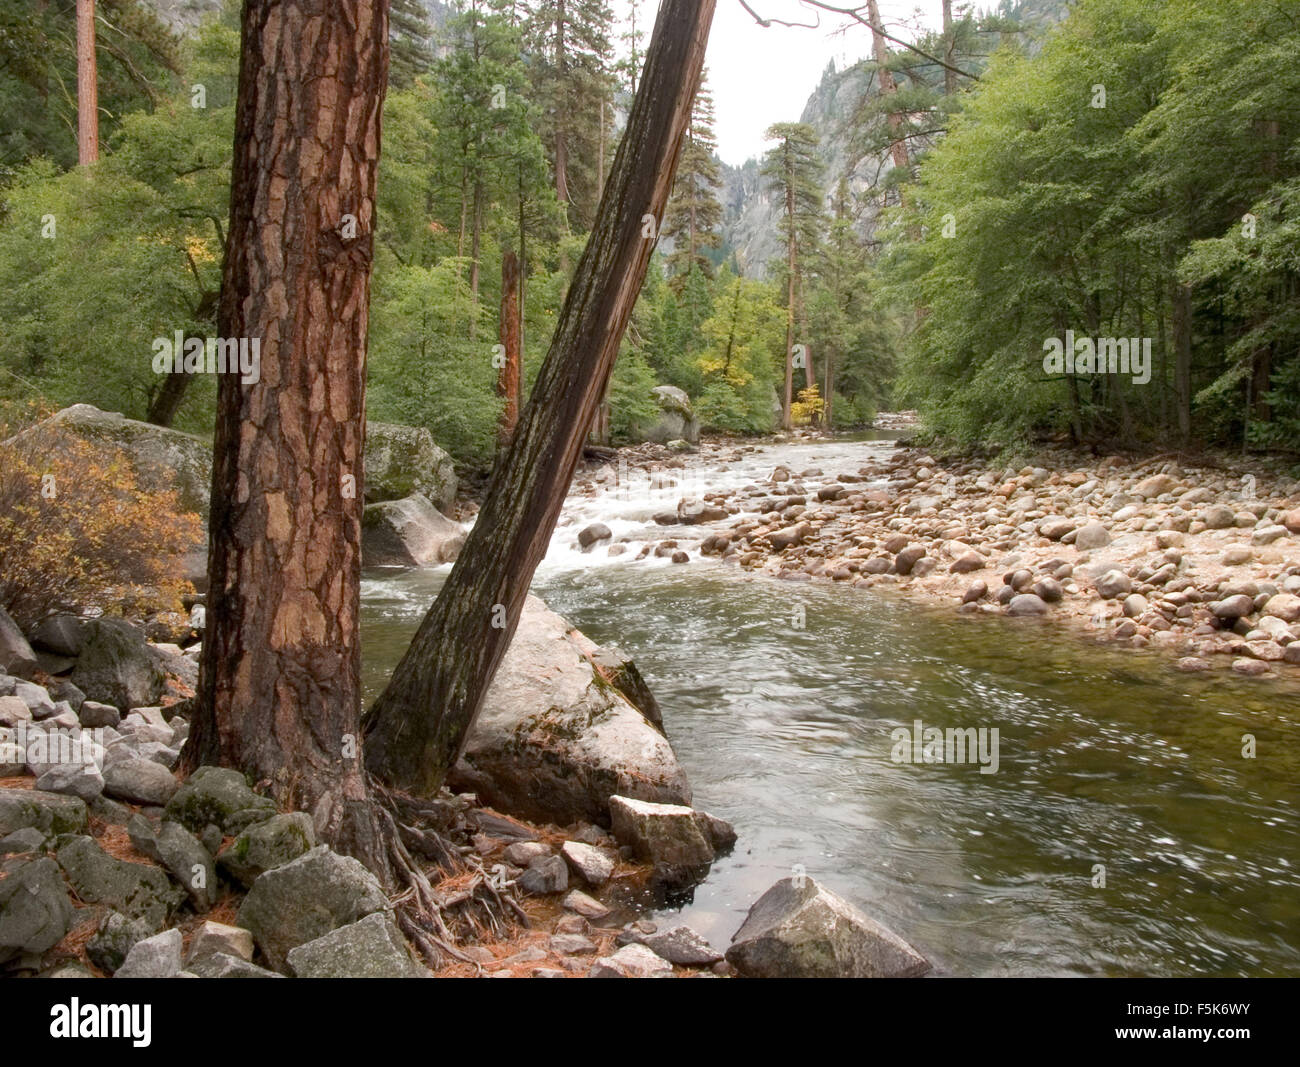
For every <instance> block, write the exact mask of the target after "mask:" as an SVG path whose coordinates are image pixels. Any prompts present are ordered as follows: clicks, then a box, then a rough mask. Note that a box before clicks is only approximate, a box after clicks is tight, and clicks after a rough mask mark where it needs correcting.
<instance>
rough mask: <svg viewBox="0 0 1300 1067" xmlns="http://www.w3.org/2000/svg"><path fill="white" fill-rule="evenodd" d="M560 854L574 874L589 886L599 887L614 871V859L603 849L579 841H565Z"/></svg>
mask: <svg viewBox="0 0 1300 1067" xmlns="http://www.w3.org/2000/svg"><path fill="white" fill-rule="evenodd" d="M560 854H561V855H562V856H563V857H564V860H565V862H566V863H568V865H569V866H570V867H572V868H573V871H574V873H575V874H577V875H578V877H580V878H581V879H582V880H583V881H584V882H586V883H587V884H588V885H589V886H593V887H595V888H600V887H601V886H602V885H604V884H605V883H606V882H608V881H609V879H610V876H611V875H612V874H613V873H614V859H613V857H612V856H610V854H609V853H608V852H606V851H605V850H604V849H601V848H596V847H595V846H594V845H586V844H583V843H582V842H581V841H566V842H564V844H563V846H562V847H561V848H560Z"/></svg>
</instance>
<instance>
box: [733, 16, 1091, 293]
mask: <svg viewBox="0 0 1300 1067" xmlns="http://www.w3.org/2000/svg"><path fill="white" fill-rule="evenodd" d="M1068 7H1069V0H1002V3H1001V4H1000V5H999V6H998V7H997V8H995V9H993V11H992V14H994V15H996V16H1000V17H1002V18H1005V19H1007V20H1011V21H1014V22H1017V23H1019V24H1020V25H1021V26H1023V27H1024V28H1025V29H1026V31H1027V36H1028V38H1029V40H1030V41H1032V40H1034V39H1036V38H1039V37H1041V35H1042V33H1043V32H1044V31H1046V29H1047V28H1049V27H1050V26H1051V25H1052V24H1054V23H1056V22H1059V21H1060V20H1061V19H1062V18H1064V17H1065V14H1066V12H1067V10H1068ZM864 32H865V31H864ZM997 37H998V35H997V34H996V33H994V34H990V35H989V40H990V44H992V45H996V44H997ZM1030 48H1031V50H1033V45H1032V44H1031V45H1030ZM989 50H990V51H991V50H992V49H991V48H990V49H989ZM899 81H900V88H903V89H906V88H907V84H906V78H905V77H903V78H900V79H899ZM877 95H878V89H877V81H876V77H875V64H874V63H872V62H870V61H868V60H862V61H859V62H857V63H854V64H853V65H851V66H849V67H846V68H845V69H843V70H837V69H836V66H835V63H834V61H832V62H830V63H829V64H828V65H827V67H826V69H825V71H823V72H822V78H821V81H820V83H819V84H818V85H817V88H816V89H814V90H813V92H812V95H811V96H809V98H808V101H807V103H806V104H805V105H804V108H803V111H802V113H801V114H800V116H799V121H800V122H803V123H806V124H807V125H809V126H811V127H812V128H813V129H814V130H816V131H817V134H818V137H819V139H820V142H821V157H822V160H823V161H824V163H825V164H826V171H825V189H826V197H827V202H828V203H829V199H830V195H831V193H832V192H833V191H834V189H835V187H836V186H837V185H838V183H839V180H840V178H841V177H846V178H847V179H848V184H849V190H850V192H851V193H852V194H853V197H854V200H855V204H854V210H855V213H856V215H857V218H858V221H859V224H860V226H861V227H862V231H863V233H864V235H866V236H870V234H871V232H872V230H873V229H874V227H875V220H876V218H877V216H878V214H879V211H880V208H881V206H882V203H883V201H882V198H881V195H880V193H879V192H876V191H874V190H875V189H876V186H877V185H878V184H879V182H880V179H881V178H882V177H884V175H885V174H886V173H887V172H888V171H889V169H890V168H891V167H892V165H893V162H892V160H891V159H890V158H889V155H888V153H887V152H879V153H871V154H868V155H866V156H861V157H860V158H858V157H859V156H860V153H858V152H856V151H854V148H853V144H852V142H853V140H854V139H855V136H856V137H858V138H862V133H863V127H862V124H861V122H860V121H858V120H855V116H856V115H858V114H859V113H860V112H862V111H867V112H870V111H871V105H872V102H873V101H874V100H875V99H876V97H877ZM773 121H774V122H777V121H786V117H785V116H774V117H773ZM883 121H884V120H883V118H882V117H876V118H874V119H869V120H867V126H866V127H865V131H866V133H867V134H868V135H869V134H870V132H871V124H872V123H876V124H878V123H881V122H883ZM862 139H866V138H862ZM722 177H723V188H722V192H721V197H722V203H723V224H722V240H723V247H722V251H723V255H724V256H725V257H726V258H728V259H729V258H730V257H731V256H732V254H733V253H734V255H735V257H736V260H737V262H738V263H739V265H740V268H741V271H742V272H743V273H745V274H746V275H748V276H750V277H754V278H761V277H764V276H765V275H766V273H767V270H768V265H769V264H770V263H771V262H772V260H774V259H778V258H779V257H780V256H781V254H782V242H781V233H780V217H781V210H782V205H781V204H780V203H777V202H776V201H775V200H774V199H773V197H772V195H771V194H770V193H769V191H768V190H767V188H766V182H764V181H763V180H762V179H761V178H760V175H759V162H758V160H755V159H750V160H747V161H746V162H745V163H744V164H743V165H742V166H739V167H735V166H731V165H729V164H726V163H723V164H722ZM864 194H866V195H864Z"/></svg>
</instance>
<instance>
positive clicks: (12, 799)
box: [0, 789, 89, 837]
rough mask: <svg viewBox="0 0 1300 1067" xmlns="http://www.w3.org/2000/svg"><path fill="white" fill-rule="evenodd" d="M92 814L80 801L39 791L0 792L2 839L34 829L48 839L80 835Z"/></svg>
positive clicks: (6, 790) (10, 790)
mask: <svg viewBox="0 0 1300 1067" xmlns="http://www.w3.org/2000/svg"><path fill="white" fill-rule="evenodd" d="M88 819H89V812H88V811H87V810H86V803H85V801H83V800H81V799H80V798H79V797H73V796H64V795H62V794H59V793H46V792H43V791H42V790H39V789H0V837H5V836H7V835H8V834H11V833H13V832H14V831H15V830H21V829H23V828H24V827H26V826H33V827H35V828H36V829H37V830H40V831H41V832H42V833H43V834H45V835H46V836H47V837H53V836H55V835H56V834H80V833H84V832H85V830H86V824H87V821H88Z"/></svg>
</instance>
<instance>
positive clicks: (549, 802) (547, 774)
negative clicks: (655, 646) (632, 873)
mask: <svg viewBox="0 0 1300 1067" xmlns="http://www.w3.org/2000/svg"><path fill="white" fill-rule="evenodd" d="M597 651H598V647H597V646H596V645H594V644H593V643H592V642H591V641H590V640H588V639H587V638H586V637H585V636H584V635H583V634H582V633H580V632H579V631H577V630H575V629H573V628H572V627H570V626H569V624H568V623H567V622H565V621H564V619H562V618H560V616H559V615H557V614H555V612H553V611H551V610H550V609H549V608H547V606H546V605H545V604H544V603H542V601H540V600H538V599H537V598H536V597H532V596H530V597H529V598H528V600H527V602H526V603H525V605H524V611H523V615H522V616H521V618H520V620H519V628H518V629H517V630H516V631H515V635H514V638H513V640H512V641H511V643H510V648H509V649H508V650H507V652H506V655H505V657H504V659H503V660H502V663H501V667H500V668H499V669H498V671H497V674H496V677H495V678H494V679H493V681H492V685H491V687H490V688H489V690H488V693H487V698H486V700H485V701H484V705H483V710H482V711H481V712H480V713H479V716H478V719H477V720H476V721H475V723H474V727H473V729H472V730H471V731H470V735H469V739H468V741H467V742H466V745H465V751H464V753H463V754H462V756H461V759H460V761H459V762H458V763H457V764H456V766H455V767H454V768H453V770H452V773H451V776H450V778H449V784H450V785H451V786H452V788H454V789H457V790H462V791H464V790H469V791H473V792H476V793H478V795H479V796H480V797H481V798H482V799H483V801H484V802H486V803H487V804H490V805H491V806H493V807H495V808H497V809H499V810H501V811H506V812H510V813H511V814H515V815H519V816H520V817H522V818H526V819H532V820H537V821H541V822H553V823H556V824H557V825H560V826H567V825H569V824H571V823H574V822H579V821H582V822H599V823H601V824H604V825H608V824H609V818H610V814H609V798H610V797H612V796H615V795H619V796H625V797H631V798H634V799H638V800H650V801H657V802H660V803H665V804H690V802H691V791H690V786H689V785H688V784H687V781H686V774H685V772H684V771H683V770H682V767H681V765H680V764H679V763H678V762H677V757H676V756H675V755H674V753H673V750H672V747H671V746H670V745H669V744H668V740H667V738H665V737H664V735H663V734H662V733H660V732H659V730H658V729H656V727H655V726H654V724H653V723H651V722H650V720H649V719H648V718H647V717H646V716H645V715H644V714H642V713H641V711H639V710H638V709H637V708H636V707H635V706H634V705H633V704H632V703H631V701H629V700H628V698H627V697H626V696H625V695H624V694H623V693H622V692H620V691H619V690H618V688H616V686H615V685H614V684H613V683H611V682H610V681H608V680H607V679H606V678H605V677H604V676H602V674H601V673H600V672H598V670H597V669H596V668H595V667H594V666H593V663H592V656H593V654H594V653H595V652H597Z"/></svg>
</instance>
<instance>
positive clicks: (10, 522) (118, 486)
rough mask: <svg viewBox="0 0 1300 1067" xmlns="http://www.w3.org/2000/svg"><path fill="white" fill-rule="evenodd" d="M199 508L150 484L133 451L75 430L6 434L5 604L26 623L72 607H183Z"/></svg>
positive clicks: (0, 552) (1, 587)
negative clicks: (52, 434) (40, 440)
mask: <svg viewBox="0 0 1300 1067" xmlns="http://www.w3.org/2000/svg"><path fill="white" fill-rule="evenodd" d="M200 539H201V528H200V522H199V517H198V516H197V515H192V514H185V513H182V512H181V511H180V510H179V505H178V500H177V495H176V493H175V492H173V491H167V492H162V493H156V492H147V491H145V490H143V489H141V488H140V487H139V486H138V485H137V483H136V478H135V473H134V471H133V470H132V468H131V466H130V464H129V463H128V461H127V459H126V457H125V456H123V455H122V454H121V453H120V452H117V451H115V450H112V449H108V448H105V447H103V446H100V445H96V444H93V443H91V442H89V441H86V440H84V439H82V438H79V437H75V436H73V435H65V437H64V439H63V440H62V441H61V442H60V444H59V446H58V447H57V448H44V449H40V450H38V449H36V448H35V447H33V446H22V445H15V444H12V443H8V442H0V607H3V608H4V609H5V610H6V611H8V612H9V614H10V615H12V616H13V617H14V619H15V621H17V622H18V624H19V625H20V626H24V627H29V626H31V625H32V624H33V623H35V622H37V621H39V620H40V619H42V618H44V617H45V616H47V615H50V614H55V613H58V612H60V611H66V610H69V609H79V608H85V607H99V608H104V609H109V610H113V609H120V610H124V611H142V612H143V611H158V610H174V609H175V608H176V607H178V606H179V598H180V595H181V594H182V593H183V592H185V591H186V590H187V589H188V588H189V585H188V583H187V582H186V581H185V579H184V577H183V569H182V557H183V555H184V554H185V553H186V552H188V551H190V550H191V549H193V548H194V547H195V546H196V545H198V544H199V542H200Z"/></svg>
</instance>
